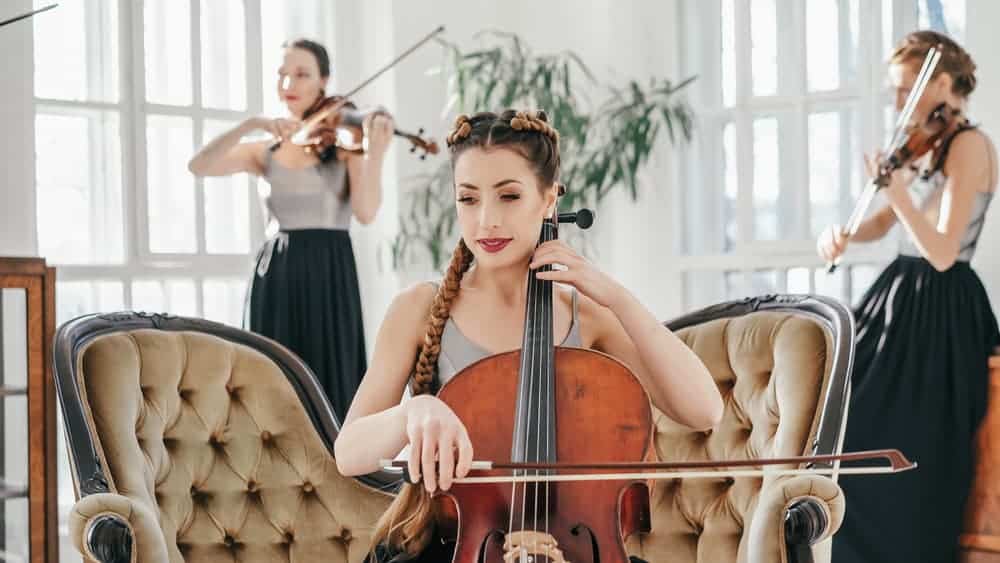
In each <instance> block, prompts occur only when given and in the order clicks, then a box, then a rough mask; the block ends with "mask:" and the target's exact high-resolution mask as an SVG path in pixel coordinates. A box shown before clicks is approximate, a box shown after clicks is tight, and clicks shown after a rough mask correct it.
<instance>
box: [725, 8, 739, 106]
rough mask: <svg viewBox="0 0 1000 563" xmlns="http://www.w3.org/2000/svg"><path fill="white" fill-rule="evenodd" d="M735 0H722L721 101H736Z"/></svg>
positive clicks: (728, 104) (729, 103)
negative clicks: (734, 86)
mask: <svg viewBox="0 0 1000 563" xmlns="http://www.w3.org/2000/svg"><path fill="white" fill-rule="evenodd" d="M735 2H736V0H722V103H723V105H726V106H731V105H733V104H734V103H735V102H736V94H735V93H734V92H733V90H734V88H733V85H734V84H735V82H736V22H735V18H736V15H735V14H734V11H735V10H734V7H735Z"/></svg>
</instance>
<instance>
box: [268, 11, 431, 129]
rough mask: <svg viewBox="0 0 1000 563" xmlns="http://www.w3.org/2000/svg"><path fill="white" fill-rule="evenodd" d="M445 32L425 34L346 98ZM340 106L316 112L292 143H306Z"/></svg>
mask: <svg viewBox="0 0 1000 563" xmlns="http://www.w3.org/2000/svg"><path fill="white" fill-rule="evenodd" d="M443 32H444V26H443V25H439V26H438V27H437V28H436V29H435V30H434V31H432V32H430V33H428V34H427V35H426V36H424V38H423V39H421V40H419V41H417V42H416V43H414V44H413V45H412V46H411V47H410V48H408V49H406V50H405V51H403V52H402V53H400V54H399V55H398V56H397V57H396V58H394V59H392V60H391V61H389V62H388V63H386V64H385V65H384V66H383V67H382V68H380V69H378V70H377V71H375V72H374V73H373V74H372V75H371V76H369V77H368V78H366V79H364V80H362V81H361V83H360V84H358V85H357V86H355V87H354V88H352V89H350V90H349V91H348V92H347V93H346V94H344V95H343V97H344V100H347V99H348V98H350V97H351V96H353V95H354V94H357V93H358V92H359V91H360V90H361V89H362V88H364V87H365V86H368V85H369V84H371V83H372V82H374V81H375V79H377V78H378V77H379V76H382V75H383V74H385V73H386V71H388V70H389V69H391V68H392V67H394V66H396V65H397V64H399V62H400V61H402V60H403V59H405V58H406V57H408V56H410V54H412V53H413V52H414V51H416V50H417V49H419V48H420V46H421V45H423V44H424V43H427V42H428V41H430V40H431V39H433V38H434V36H435V35H438V34H440V33H443ZM338 107H339V104H337V105H332V106H330V107H328V108H327V109H325V110H322V111H319V112H316V114H314V115H313V116H311V117H310V118H309V119H308V120H306V122H305V123H303V124H302V128H301V129H299V131H298V132H296V133H295V134H294V135H292V138H291V141H292V143H295V144H297V145H298V144H304V143H305V142H306V141H307V140H308V139H307V138H306V133H307V132H308V131H310V130H311V129H312V127H313V125H315V124H316V123H317V122H319V121H322V120H323V119H326V117H327V116H328V115H330V113H331V112H332V111H333V110H335V109H337V108H338ZM277 144H280V141H278V143H276V145H277Z"/></svg>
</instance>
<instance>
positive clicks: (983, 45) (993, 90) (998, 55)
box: [965, 0, 1000, 313]
mask: <svg viewBox="0 0 1000 563" xmlns="http://www.w3.org/2000/svg"><path fill="white" fill-rule="evenodd" d="M966 1H967V4H966V9H967V10H968V16H967V17H968V23H967V27H966V32H965V33H966V47H967V48H968V49H969V52H970V54H971V55H972V58H973V60H974V61H976V65H977V67H978V69H977V70H976V77H977V79H978V84H977V86H976V91H975V92H973V93H972V99H971V100H970V106H971V107H970V108H969V110H970V114H971V115H972V117H973V119H974V120H976V121H979V122H981V123H982V125H983V128H984V129H986V131H987V132H989V133H990V135H992V137H993V141H994V143H1000V38H998V37H997V32H996V22H998V21H1000V2H996V0H966ZM998 241H1000V197H994V200H993V205H992V208H991V209H990V211H989V213H987V215H986V226H985V227H984V228H983V233H982V235H981V236H980V239H979V247H978V248H977V251H976V257H975V258H974V259H973V261H972V265H973V266H974V267H975V268H976V271H978V272H979V275H980V276H981V277H982V279H983V283H984V284H985V285H986V289H987V291H989V294H990V301H992V303H993V311H994V312H995V313H1000V247H998V245H997V243H998Z"/></svg>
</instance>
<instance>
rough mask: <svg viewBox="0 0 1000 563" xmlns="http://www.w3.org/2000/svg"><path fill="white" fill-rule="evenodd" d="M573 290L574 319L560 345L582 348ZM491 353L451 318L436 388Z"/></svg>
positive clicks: (448, 322)
mask: <svg viewBox="0 0 1000 563" xmlns="http://www.w3.org/2000/svg"><path fill="white" fill-rule="evenodd" d="M572 291H573V293H572V295H573V319H572V320H571V321H570V325H569V333H567V334H566V338H565V339H563V341H562V344H560V346H568V347H573V348H581V347H583V339H582V338H581V337H580V323H579V321H578V309H579V307H578V306H577V296H576V289H573V290H572ZM490 355H491V354H490V352H489V351H488V350H484V349H483V348H482V347H481V346H479V345H478V344H476V343H475V342H473V341H471V340H469V339H468V337H466V336H465V335H464V334H462V331H461V330H459V328H458V325H456V324H455V323H454V321H452V320H451V318H449V319H448V320H447V321H446V322H445V325H444V330H443V331H442V332H441V353H440V354H439V355H438V361H437V379H436V380H435V381H434V388H435V389H440V388H441V386H442V385H444V384H445V383H447V382H448V381H449V380H450V379H451V378H452V377H454V376H455V374H456V373H458V372H460V371H462V370H463V369H465V368H466V367H468V366H469V365H471V364H473V363H474V362H477V361H479V360H481V359H483V358H485V357H487V356H490Z"/></svg>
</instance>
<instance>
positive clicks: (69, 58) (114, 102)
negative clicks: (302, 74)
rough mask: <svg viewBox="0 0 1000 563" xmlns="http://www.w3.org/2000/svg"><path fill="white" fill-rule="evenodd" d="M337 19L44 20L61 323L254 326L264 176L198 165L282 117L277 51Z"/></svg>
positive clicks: (127, 6) (46, 188)
mask: <svg viewBox="0 0 1000 563" xmlns="http://www.w3.org/2000/svg"><path fill="white" fill-rule="evenodd" d="M48 3H49V2H47V1H45V0H36V2H35V4H36V7H42V6H43V5H45V4H48ZM331 15H332V13H331V8H330V6H329V4H327V3H324V2H322V1H321V0H310V1H308V2H296V3H295V5H294V7H289V6H287V5H286V4H285V3H283V2H279V1H277V0H146V1H144V2H133V1H132V0H119V1H117V2H115V1H106V0H78V1H76V2H68V3H63V4H61V5H60V7H59V9H58V10H54V11H52V12H50V13H46V14H45V17H38V18H33V19H32V22H33V25H34V50H35V138H36V146H35V152H36V155H37V156H36V178H37V180H36V186H35V188H36V198H37V213H38V217H37V224H38V240H39V252H40V254H41V255H42V256H45V257H46V258H47V259H48V260H49V263H50V264H55V265H57V266H58V268H59V281H58V287H57V295H58V303H57V322H59V323H63V322H65V321H67V320H70V319H71V318H73V317H76V316H79V315H82V314H87V313H93V312H109V311H117V310H122V309H129V310H137V311H139V310H144V311H150V312H169V313H173V314H178V315H189V316H197V317H204V318H208V319H211V320H216V321H220V322H225V323H229V324H232V325H236V326H239V325H240V324H241V320H242V308H243V302H244V297H245V293H246V287H247V281H248V280H249V278H250V273H251V268H252V258H253V254H252V252H253V250H254V249H255V248H257V247H258V246H259V244H260V243H261V242H262V239H263V235H264V227H263V223H262V217H261V214H260V213H258V211H257V210H258V208H259V205H258V203H257V191H256V181H255V180H253V179H252V178H250V177H249V176H247V175H241V176H235V177H231V178H212V179H205V180H200V179H195V178H194V177H193V176H192V175H191V174H190V173H188V171H187V161H188V159H190V158H191V156H192V155H193V154H194V152H195V151H196V150H197V149H198V148H200V147H201V146H202V145H203V144H204V143H205V142H206V141H207V140H209V139H211V138H212V137H213V136H215V135H217V134H218V133H219V132H221V131H223V130H224V129H226V128H228V127H232V126H233V125H235V124H236V123H238V122H239V121H241V120H243V119H245V118H246V117H247V116H249V115H255V114H268V115H282V114H283V110H284V108H283V107H282V106H281V105H280V103H279V101H278V100H277V96H276V94H275V81H274V79H273V77H274V75H275V72H276V69H277V67H278V66H279V62H280V55H281V53H280V49H279V47H280V45H281V43H282V42H283V41H284V40H286V39H288V38H289V37H293V36H299V35H303V36H307V37H312V38H317V39H319V40H321V41H325V42H327V43H328V44H329V43H331V42H330V41H328V40H327V39H328V37H327V36H328V35H329V31H330V30H332V29H333V26H332V18H331ZM59 428H60V437H59V440H60V444H59V448H58V452H59V456H60V458H59V460H58V463H59V514H60V517H61V521H60V530H61V531H62V534H63V536H65V534H66V532H67V528H66V525H67V524H66V522H65V518H64V517H65V516H66V515H68V514H69V510H70V507H71V506H72V504H73V501H74V499H73V490H72V480H71V476H70V473H69V466H68V463H67V461H66V459H65V457H64V456H65V448H64V447H63V444H62V441H63V438H62V435H61V428H62V425H61V423H60V425H59ZM62 543H63V545H62V546H61V553H62V556H63V557H64V558H65V559H64V560H69V561H79V556H78V555H77V554H76V551H75V549H73V548H72V547H71V546H70V543H69V541H68V540H66V539H64V541H63V542H62Z"/></svg>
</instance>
